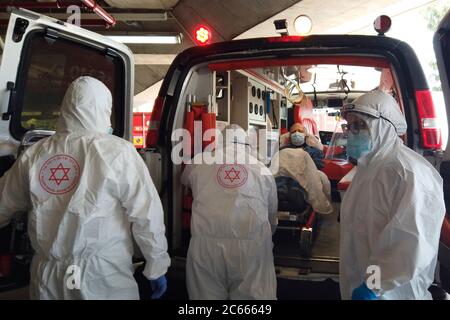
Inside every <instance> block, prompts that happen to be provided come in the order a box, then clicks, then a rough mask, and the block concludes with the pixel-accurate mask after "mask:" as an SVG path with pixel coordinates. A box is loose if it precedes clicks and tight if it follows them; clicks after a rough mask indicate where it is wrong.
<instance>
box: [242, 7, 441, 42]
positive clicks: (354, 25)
mask: <svg viewBox="0 0 450 320" xmlns="http://www.w3.org/2000/svg"><path fill="white" fill-rule="evenodd" d="M433 1H434V0H373V1H367V0H346V1H345V2H344V1H341V0H325V1H317V0H303V1H301V2H298V3H296V4H294V5H293V6H291V7H290V8H288V9H286V10H284V11H282V12H280V13H279V14H277V15H275V16H274V17H273V18H272V19H270V20H268V21H264V22H262V23H260V24H258V25H257V26H255V27H253V28H250V29H248V30H247V31H245V32H244V33H242V34H240V35H239V36H238V37H236V39H246V38H256V37H268V36H274V35H277V33H276V32H275V28H274V25H273V20H276V19H287V22H288V28H289V31H290V34H292V35H294V34H296V32H295V30H294V27H293V25H294V20H295V18H296V17H297V16H299V15H301V14H306V15H308V16H309V17H310V18H311V20H312V30H311V34H342V33H344V34H345V33H352V32H355V31H358V30H359V29H362V28H365V27H367V26H371V25H372V24H373V21H374V19H375V18H376V17H378V16H380V15H382V14H386V15H389V16H391V17H393V16H395V15H397V14H399V13H401V12H405V11H408V10H412V9H414V8H416V7H419V6H422V5H424V4H427V3H430V2H433ZM372 30H373V29H372ZM373 34H375V31H373Z"/></svg>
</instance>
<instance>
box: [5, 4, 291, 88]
mask: <svg viewBox="0 0 450 320" xmlns="http://www.w3.org/2000/svg"><path fill="white" fill-rule="evenodd" d="M55 1H56V0H39V1H38V0H34V1H30V0H27V1H23V0H7V2H8V3H9V4H12V5H14V4H15V5H17V6H20V4H23V3H25V2H28V3H30V2H55ZM64 1H69V0H62V2H64ZM297 2H299V0H277V1H274V0H226V1H224V0H98V1H97V3H98V4H100V5H102V6H103V7H104V8H105V9H106V10H107V11H108V12H109V13H111V15H113V16H116V17H120V19H118V23H117V25H116V26H115V27H114V28H110V29H106V28H104V27H92V26H85V27H86V28H87V29H91V30H93V31H96V32H99V33H101V34H113V33H114V34H116V33H117V34H143V33H161V34H174V33H175V34H182V36H183V38H182V41H181V43H180V44H177V45H155V44H153V45H130V46H129V47H130V48H131V50H132V51H133V53H135V55H136V60H137V61H138V62H139V64H137V65H136V85H135V87H136V93H139V92H141V91H143V90H144V89H145V88H148V87H150V86H151V85H152V84H154V83H156V82H157V81H159V80H161V79H162V78H163V76H164V74H165V73H166V71H167V69H168V67H169V64H170V62H171V61H172V59H173V57H174V55H175V54H178V53H180V52H181V51H183V50H184V49H186V48H188V47H191V46H193V45H194V43H193V39H192V33H193V30H194V29H195V27H196V26H197V25H199V24H205V25H207V26H209V27H210V29H211V31H212V41H223V40H231V39H233V38H234V37H236V36H237V35H239V34H241V33H243V32H244V31H246V30H248V29H250V28H252V27H254V26H256V25H258V24H259V23H261V22H263V21H265V20H267V19H269V18H270V17H272V16H273V15H275V14H277V13H279V12H281V11H283V10H285V9H287V8H288V7H291V6H292V5H294V4H296V3H297ZM33 10H35V11H37V12H40V13H42V14H47V15H50V16H56V15H57V18H58V19H61V20H64V19H65V18H64V14H65V9H59V10H58V9H56V5H55V8H54V9H53V8H52V9H50V10H49V9H48V8H47V9H42V10H40V9H33ZM3 15H5V13H3ZM158 15H159V18H158ZM86 17H87V16H86ZM133 17H136V19H135V20H134V18H133ZM150 17H156V18H155V19H152V18H150ZM94 18H95V17H94ZM1 19H5V17H3V18H0V20H1ZM83 19H87V18H84V17H82V21H81V22H82V25H83ZM89 19H92V15H91V16H89ZM152 20H153V21H152ZM158 63H160V64H158Z"/></svg>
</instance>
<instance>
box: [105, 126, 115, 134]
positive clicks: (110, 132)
mask: <svg viewBox="0 0 450 320" xmlns="http://www.w3.org/2000/svg"><path fill="white" fill-rule="evenodd" d="M113 132H114V129H113V128H112V127H109V128H108V130H107V131H106V133H108V134H113Z"/></svg>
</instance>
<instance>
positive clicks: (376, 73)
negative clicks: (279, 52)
mask: <svg viewBox="0 0 450 320" xmlns="http://www.w3.org/2000/svg"><path fill="white" fill-rule="evenodd" d="M394 83H395V81H394V78H393V76H392V73H391V71H390V67H389V64H388V63H387V62H385V61H384V60H382V59H378V58H373V57H372V58H368V59H355V58H350V59H348V58H345V57H337V58H330V59H324V58H309V59H308V58H306V59H305V58H303V59H302V58H298V59H292V60H286V59H285V60H272V59H267V60H243V61H241V60H240V61H231V62H230V61H223V62H215V63H204V64H202V65H198V66H197V67H196V68H192V69H191V72H190V74H189V75H188V77H187V78H186V82H185V83H184V87H183V90H182V92H181V96H180V100H179V101H178V105H177V113H176V115H175V120H174V129H175V128H182V127H184V128H185V129H189V128H186V126H188V127H189V126H191V125H192V124H189V120H187V118H189V116H188V114H189V113H191V115H192V114H194V115H193V116H192V117H191V118H190V121H191V122H192V120H193V119H195V120H197V121H202V120H203V121H204V120H205V119H209V118H207V117H205V116H203V118H202V116H201V113H202V112H203V114H205V113H206V114H211V115H212V116H213V118H214V119H213V120H210V119H209V120H208V121H207V123H206V124H205V123H204V122H203V123H202V125H203V126H204V127H203V131H204V130H205V127H206V128H211V127H215V128H217V129H219V130H221V129H223V128H224V127H225V126H226V125H227V124H230V123H233V124H238V125H240V126H241V127H242V128H243V129H244V130H249V129H266V133H265V136H264V135H263V139H265V141H263V142H261V141H258V139H261V136H258V137H257V136H252V135H251V134H250V136H249V138H250V144H251V145H252V151H254V152H255V150H256V152H257V154H258V158H259V159H260V160H261V161H262V162H264V163H265V164H266V165H267V166H269V165H270V159H271V157H272V156H273V155H274V153H275V152H277V151H278V149H279V148H280V146H283V144H286V143H287V142H288V138H289V133H288V132H289V128H290V126H291V125H292V124H293V123H295V122H300V123H302V124H303V125H304V126H305V127H306V128H307V130H308V132H309V133H311V134H313V135H314V136H316V137H317V138H318V139H319V140H320V141H321V143H322V145H323V153H324V160H323V161H324V165H325V167H324V168H323V169H322V171H323V172H324V173H325V174H326V175H327V177H328V179H329V181H330V184H331V189H332V191H331V200H332V204H333V208H334V212H333V213H332V214H328V215H322V214H318V213H316V212H314V210H312V208H311V207H309V208H307V209H306V210H305V211H306V213H307V214H306V215H305V212H303V213H298V212H284V211H283V212H282V211H279V213H278V219H279V225H278V229H277V232H276V233H275V235H274V237H273V241H274V255H275V264H276V265H277V267H279V266H281V267H287V268H288V267H293V268H294V267H295V268H296V270H298V269H300V270H302V271H301V272H304V273H305V274H308V273H323V274H338V272H339V266H338V262H339V228H340V226H339V206H340V202H341V197H342V195H343V192H345V188H346V186H348V183H347V184H346V183H345V180H346V179H347V178H348V176H351V175H352V173H353V171H351V169H352V168H353V167H354V166H353V164H352V163H350V162H349V161H348V160H347V155H346V153H345V144H346V137H345V134H344V133H343V132H342V124H344V123H345V120H343V119H341V118H340V108H341V107H342V105H343V104H346V103H350V102H352V101H353V100H354V99H355V98H357V97H359V96H360V95H361V94H363V93H365V92H368V91H371V90H373V89H375V88H380V89H383V90H385V91H389V92H391V94H392V95H394V96H397V97H398V94H397V92H398V91H397V90H396V87H395V86H394V85H393V84H394ZM388 87H389V88H388ZM193 111H195V112H193ZM207 143H208V142H207ZM174 144H175V142H173V145H174ZM261 148H262V149H263V150H259V149H261ZM173 168H174V169H173V170H174V172H173V177H174V178H173V179H174V181H173V208H174V212H175V218H174V221H173V231H174V232H173V233H172V236H173V238H172V241H173V244H174V248H175V255H177V256H179V255H182V256H184V255H185V254H186V252H187V247H188V244H189V238H190V232H189V224H190V223H189V222H190V214H191V212H190V208H191V204H192V196H191V195H190V192H189V190H187V189H186V188H185V187H183V186H182V185H181V184H180V182H179V178H180V175H181V173H182V170H183V165H175V166H174V167H173ZM349 172H350V173H349ZM346 175H347V177H346V179H343V178H344V176H346ZM340 182H341V183H340ZM308 210H309V211H308ZM281 269H283V268H281ZM277 271H279V270H277ZM296 272H297V271H296Z"/></svg>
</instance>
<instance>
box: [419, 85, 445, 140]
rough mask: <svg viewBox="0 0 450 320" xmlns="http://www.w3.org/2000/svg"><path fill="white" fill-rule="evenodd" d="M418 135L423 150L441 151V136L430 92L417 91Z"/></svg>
mask: <svg viewBox="0 0 450 320" xmlns="http://www.w3.org/2000/svg"><path fill="white" fill-rule="evenodd" d="M416 102H417V109H418V113H419V124H420V135H421V140H422V146H423V148H424V149H441V148H442V134H441V128H440V126H439V120H438V118H437V117H436V111H435V109H434V104H433V98H432V96H431V92H430V90H417V91H416Z"/></svg>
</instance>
